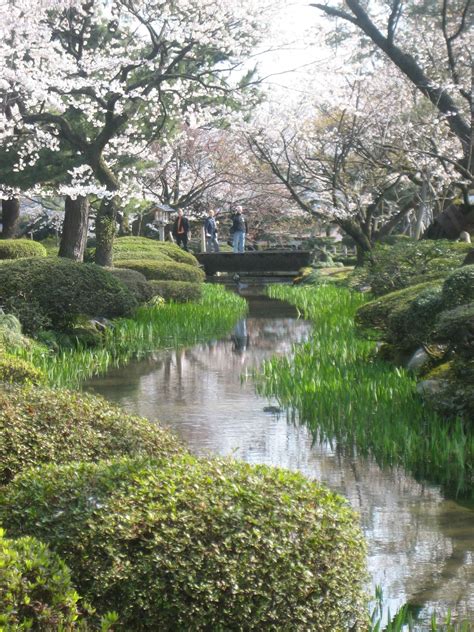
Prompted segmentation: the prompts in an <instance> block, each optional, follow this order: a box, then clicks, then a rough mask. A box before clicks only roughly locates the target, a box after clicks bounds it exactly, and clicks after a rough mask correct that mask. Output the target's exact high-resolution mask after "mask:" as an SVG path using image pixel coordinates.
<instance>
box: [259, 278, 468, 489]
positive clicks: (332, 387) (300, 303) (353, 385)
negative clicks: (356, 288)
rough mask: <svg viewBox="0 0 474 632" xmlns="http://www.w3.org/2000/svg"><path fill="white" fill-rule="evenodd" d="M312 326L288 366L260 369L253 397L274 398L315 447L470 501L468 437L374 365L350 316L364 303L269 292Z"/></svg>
mask: <svg viewBox="0 0 474 632" xmlns="http://www.w3.org/2000/svg"><path fill="white" fill-rule="evenodd" d="M270 295H271V296H272V297H274V298H279V299H283V300H287V301H289V302H291V303H293V304H295V305H296V306H297V308H298V309H299V310H300V312H301V313H302V314H303V315H304V317H305V318H309V319H310V320H312V321H313V324H314V329H313V333H312V336H311V339H310V340H309V341H308V342H307V343H305V344H303V345H299V346H296V347H295V348H294V354H293V355H292V357H291V358H290V359H288V358H286V359H285V358H274V359H272V360H270V361H267V362H265V363H264V365H263V366H262V368H261V371H260V373H259V375H258V376H257V389H258V390H259V392H260V393H261V394H263V395H266V396H273V397H276V398H277V400H278V401H279V403H280V405H281V406H283V407H286V408H287V409H288V411H289V414H290V415H292V416H293V417H294V418H295V419H297V420H298V421H300V422H302V423H304V424H307V425H308V427H309V428H310V429H311V430H312V431H313V432H314V435H315V437H317V438H319V439H320V440H321V441H322V440H326V439H330V440H334V439H335V440H336V441H337V442H338V443H339V445H341V446H343V447H344V448H345V449H347V450H352V451H354V452H357V453H358V454H362V455H367V456H372V457H374V458H375V459H376V461H377V462H378V463H379V464H380V465H381V466H386V465H388V466H395V465H402V466H404V467H405V468H406V469H407V470H409V471H410V472H412V474H413V475H414V476H415V477H417V478H423V479H428V480H430V481H432V482H436V483H440V484H443V485H445V486H447V487H448V488H449V491H450V493H455V494H457V495H463V496H471V495H472V493H473V482H474V481H473V478H474V477H473V464H474V435H473V433H472V431H469V430H468V428H467V427H465V425H464V424H463V422H462V421H461V420H459V419H458V420H450V421H447V420H446V419H443V418H442V417H441V416H439V415H438V414H436V412H434V410H432V409H431V408H430V407H429V406H427V405H426V404H424V403H423V402H422V401H421V399H420V397H419V396H418V395H417V393H416V382H415V380H414V378H413V377H412V376H411V375H410V374H409V373H407V372H406V371H404V370H402V369H397V368H394V367H392V366H390V365H388V364H386V363H384V362H381V361H377V360H375V359H374V350H375V344H374V342H372V341H369V340H364V339H362V338H360V337H358V336H357V333H356V330H355V327H354V314H355V311H356V309H357V307H359V306H360V305H362V304H363V303H364V302H365V300H366V298H365V297H364V296H363V295H361V294H356V293H352V292H350V291H349V290H347V289H344V288H336V287H334V286H331V285H322V286H317V287H300V288H291V287H282V286H274V287H271V288H270Z"/></svg>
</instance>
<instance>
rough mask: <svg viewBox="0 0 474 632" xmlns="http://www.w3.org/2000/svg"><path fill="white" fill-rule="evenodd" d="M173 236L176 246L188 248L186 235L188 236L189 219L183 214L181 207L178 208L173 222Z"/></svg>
mask: <svg viewBox="0 0 474 632" xmlns="http://www.w3.org/2000/svg"><path fill="white" fill-rule="evenodd" d="M172 233H173V237H174V238H175V240H176V243H177V245H178V246H181V247H182V248H183V250H186V251H187V250H188V237H189V220H188V218H187V217H184V215H183V209H181V208H179V209H178V217H177V218H176V219H175V220H174V224H173V230H172Z"/></svg>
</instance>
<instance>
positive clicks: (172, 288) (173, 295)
mask: <svg viewBox="0 0 474 632" xmlns="http://www.w3.org/2000/svg"><path fill="white" fill-rule="evenodd" d="M149 284H150V286H151V287H152V290H153V295H154V296H161V297H162V298H164V299H165V301H174V302H175V303H187V302H189V301H199V300H200V298H201V296H202V290H201V284H200V283H199V284H197V283H189V282H188V281H149Z"/></svg>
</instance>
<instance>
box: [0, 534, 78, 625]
mask: <svg viewBox="0 0 474 632" xmlns="http://www.w3.org/2000/svg"><path fill="white" fill-rule="evenodd" d="M78 601H79V595H78V594H77V592H76V590H75V589H74V586H73V584H72V581H71V575H70V572H69V570H68V568H67V567H66V565H65V564H64V562H63V561H62V560H61V559H60V558H59V557H58V556H57V555H56V554H55V553H52V552H51V551H50V550H49V549H48V547H47V546H46V545H45V544H42V543H41V542H38V540H36V539H35V538H29V537H26V538H20V539H18V540H10V539H7V538H5V537H4V533H3V530H2V529H0V629H1V630H32V629H33V630H64V631H66V630H76V629H79V625H78V624H79V622H80V621H81V619H83V614H84V613H83V612H81V610H80V609H79V607H78ZM82 629H83V628H82Z"/></svg>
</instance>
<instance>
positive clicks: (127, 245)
mask: <svg viewBox="0 0 474 632" xmlns="http://www.w3.org/2000/svg"><path fill="white" fill-rule="evenodd" d="M93 258H94V249H93V248H88V250H87V252H86V259H87V260H88V261H93ZM141 259H146V260H150V259H154V260H157V261H177V262H178V263H187V264H188V265H193V266H197V265H198V261H197V259H196V257H194V255H192V254H191V253H189V252H185V251H184V250H182V249H181V248H180V247H179V246H177V245H176V244H172V243H170V242H164V241H157V240H155V239H147V238H146V237H119V238H117V239H115V241H114V245H113V261H114V264H115V263H116V262H117V261H123V260H141Z"/></svg>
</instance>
